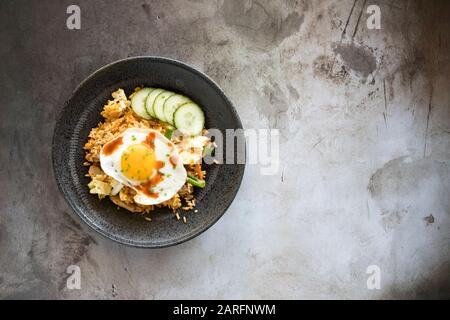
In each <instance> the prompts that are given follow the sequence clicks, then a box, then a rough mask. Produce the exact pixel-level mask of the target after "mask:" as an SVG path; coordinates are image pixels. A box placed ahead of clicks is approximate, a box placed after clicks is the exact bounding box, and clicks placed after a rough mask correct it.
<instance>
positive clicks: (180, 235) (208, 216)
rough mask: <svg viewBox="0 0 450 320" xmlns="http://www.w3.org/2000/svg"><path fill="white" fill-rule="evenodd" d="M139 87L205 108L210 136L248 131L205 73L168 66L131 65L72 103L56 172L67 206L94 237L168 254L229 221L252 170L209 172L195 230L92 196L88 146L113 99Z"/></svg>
mask: <svg viewBox="0 0 450 320" xmlns="http://www.w3.org/2000/svg"><path fill="white" fill-rule="evenodd" d="M138 85H145V86H152V87H159V88H164V89H168V90H172V91H174V92H178V93H181V94H184V95H186V96H188V97H190V98H192V99H193V100H194V101H196V102H197V103H198V104H199V105H200V106H202V108H203V110H204V113H205V117H206V127H207V128H217V129H220V130H221V131H222V132H223V133H225V129H240V128H242V124H241V121H240V119H239V116H238V115H237V113H236V110H235V109H234V107H233V106H232V104H231V102H230V101H229V100H228V99H227V97H226V96H225V94H224V93H223V91H222V90H221V89H220V88H219V87H218V86H217V84H215V83H214V82H213V81H212V80H211V79H210V78H208V77H207V76H206V75H205V74H203V73H202V72H200V71H198V70H196V69H194V68H192V67H190V66H188V65H186V64H184V63H181V62H179V61H176V60H172V59H167V58H161V57H134V58H128V59H124V60H119V61H117V62H114V63H112V64H109V65H107V66H105V67H103V68H101V69H99V70H98V71H96V72H94V73H93V74H92V75H91V76H89V77H88V78H87V79H86V80H84V81H83V82H82V83H81V84H80V85H79V86H78V88H77V89H76V90H75V92H74V93H73V94H72V96H71V98H70V99H69V100H68V101H67V103H66V105H65V106H64V108H63V110H62V111H61V114H60V117H59V119H58V121H57V123H56V127H55V131H54V135H53V145H52V160H53V169H54V173H55V177H56V180H57V183H58V186H59V188H60V190H61V191H62V193H63V195H64V197H65V199H66V200H67V201H68V203H69V204H70V206H71V207H72V208H73V209H74V211H75V212H76V213H77V214H78V215H79V216H80V217H81V219H82V220H83V221H84V222H86V223H87V224H88V225H89V226H90V227H92V228H93V229H94V230H96V231H98V232H99V233H101V234H102V235H104V236H106V237H108V238H110V239H112V240H115V241H117V242H120V243H123V244H127V245H131V246H136V247H146V248H159V247H166V246H171V245H175V244H179V243H182V242H184V241H187V240H189V239H192V238H193V237H195V236H197V235H199V234H200V233H202V232H203V231H205V230H206V229H208V228H209V227H210V226H212V225H213V224H214V223H215V222H216V221H217V220H218V219H219V218H220V217H221V216H222V215H223V214H224V212H225V211H226V209H227V208H228V207H229V205H230V204H231V202H232V201H233V199H234V197H235V196H236V194H237V192H238V189H239V186H240V184H241V181H242V177H243V175H244V169H245V164H221V165H211V166H207V169H206V170H207V178H206V187H205V188H204V189H199V188H196V191H195V195H196V199H197V201H196V208H195V209H197V210H198V212H196V213H194V212H187V213H186V217H187V219H188V223H187V224H184V223H182V222H181V221H177V220H176V219H175V218H174V214H173V213H172V212H171V211H170V210H168V209H163V208H161V209H157V210H155V211H153V212H152V214H151V217H152V222H148V221H146V220H144V219H143V217H142V216H141V215H139V214H132V213H130V212H128V211H126V210H124V209H120V210H118V209H117V206H116V205H114V204H113V203H112V202H111V201H109V199H103V200H101V201H100V200H99V199H98V198H97V197H96V196H95V195H91V194H89V189H88V187H87V184H88V183H89V178H88V177H86V176H85V174H86V173H87V170H88V168H87V167H85V166H83V162H84V150H83V146H84V144H85V143H86V141H87V137H88V134H89V132H90V130H91V129H92V128H94V127H96V126H97V125H98V123H99V122H100V121H102V117H101V115H100V112H101V110H102V108H103V105H104V103H105V102H106V101H107V100H108V99H110V98H111V93H112V92H113V91H115V90H117V89H118V88H122V89H124V90H125V92H126V94H127V95H129V94H130V93H131V92H133V89H134V88H135V87H136V86H138ZM236 148H238V146H237V145H235V149H236ZM244 148H245V146H244ZM235 151H238V150H235ZM239 151H240V152H245V150H239ZM225 152H226V150H224V154H225ZM183 213H184V212H183Z"/></svg>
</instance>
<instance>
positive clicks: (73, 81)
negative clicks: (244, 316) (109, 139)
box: [0, 0, 450, 299]
mask: <svg viewBox="0 0 450 320" xmlns="http://www.w3.org/2000/svg"><path fill="white" fill-rule="evenodd" d="M69 4H78V5H79V6H80V7H81V30H79V31H76V30H72V31H70V30H68V29H67V28H66V18H67V14H66V8H67V6H68V5H69ZM369 4H378V5H379V6H380V8H381V18H382V21H381V23H382V29H381V30H368V29H367V27H366V19H367V17H368V15H367V14H366V13H365V8H366V7H367V6H368V5H369ZM449 17H450V4H449V2H448V1H391V0H385V1H381V0H373V1H371V0H347V1H295V0H286V1H281V0H280V1H269V0H258V1H256V0H255V1H248V0H247V1H241V0H223V1H206V0H204V1H200V0H195V1H194V0H192V1H147V0H141V1H117V0H115V1H106V0H104V1H88V0H83V1H78V0H64V1H56V0H54V1H48V0H45V1H1V2H0V43H1V44H2V45H1V46H0V61H1V64H0V70H1V72H0V84H1V88H2V92H3V94H2V95H0V108H1V109H0V110H1V116H0V130H1V134H0V145H1V153H0V160H1V162H0V166H1V167H0V212H1V215H0V297H1V298H59V299H64V298H115V299H118V298H122V299H126V298H146V299H154V298H157V299H164V298H257V299H258V298H344V299H345V298H363V299H372V298H374V299H391V298H433V297H434V298H449V297H450V272H449V268H450V251H449V240H450V238H449V231H450V219H449V217H450V54H449V52H450V18H449ZM135 55H161V56H167V57H172V58H176V59H179V60H182V61H185V62H187V63H190V64H192V65H194V66H196V67H197V68H199V69H200V70H203V71H204V72H206V73H207V74H208V75H210V76H211V77H212V78H213V79H214V80H216V81H217V82H218V83H219V84H220V86H222V88H223V89H224V90H225V92H226V93H227V94H228V96H229V97H230V99H231V100H232V101H233V102H234V104H235V106H236V108H237V110H238V112H239V115H240V117H241V119H242V121H243V124H244V126H245V127H246V128H267V127H270V128H277V129H279V130H280V140H281V141H280V142H281V145H280V152H281V155H280V157H281V166H280V171H279V173H278V174H277V175H275V176H262V175H260V170H259V169H260V168H259V167H258V166H248V167H247V170H246V173H245V177H244V181H243V184H242V186H241V189H240V192H239V194H238V195H237V197H236V199H235V201H234V203H233V204H232V206H231V207H230V209H229V210H228V212H227V213H226V214H225V215H224V217H223V218H222V219H221V220H220V221H219V222H218V223H217V224H216V225H214V227H212V228H211V229H210V230H209V231H208V232H206V233H204V234H202V235H201V236H200V237H198V238H196V239H194V240H192V241H189V242H187V243H184V244H182V245H179V246H176V247H172V248H167V249H161V250H142V249H134V248H128V247H125V246H122V245H119V244H116V243H113V242H112V241H110V240H107V239H105V238H103V237H101V236H99V235H97V234H96V233H94V232H93V231H91V230H90V229H88V228H87V227H86V226H85V225H84V224H81V222H80V219H78V217H77V216H76V215H75V214H74V213H73V211H72V210H71V209H70V208H69V207H68V205H67V204H66V203H65V201H64V199H63V198H62V196H61V194H60V193H59V191H58V190H57V187H56V184H55V179H54V177H53V172H52V167H51V161H50V148H51V138H52V133H53V128H54V124H55V119H56V117H57V115H58V112H59V111H60V110H61V108H62V106H63V104H64V102H65V101H66V99H67V98H68V96H69V95H70V93H71V92H72V90H74V88H75V87H76V85H77V84H78V83H79V82H80V81H81V80H82V79H83V78H85V77H86V76H88V75H89V74H90V73H91V72H93V71H94V70H96V69H97V68H99V67H101V66H103V65H105V64H106V63H109V62H112V61H114V60H117V59H121V58H125V57H130V56H135ZM71 264H77V265H79V266H80V268H81V273H82V283H81V285H82V289H81V290H72V291H70V290H68V289H67V288H66V287H65V283H66V278H67V274H66V273H65V270H66V267H67V266H68V265H71ZM372 264H375V265H378V266H379V267H380V268H381V289H380V290H368V289H367V286H366V280H367V276H368V275H367V274H366V268H367V266H368V265H372Z"/></svg>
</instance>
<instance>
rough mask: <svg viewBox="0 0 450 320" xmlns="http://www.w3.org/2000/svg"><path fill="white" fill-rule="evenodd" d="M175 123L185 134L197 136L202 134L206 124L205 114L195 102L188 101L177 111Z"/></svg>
mask: <svg viewBox="0 0 450 320" xmlns="http://www.w3.org/2000/svg"><path fill="white" fill-rule="evenodd" d="M173 117H174V124H175V127H176V128H177V129H179V130H180V131H181V132H182V133H183V134H186V135H191V136H196V135H199V134H201V132H202V129H203V126H204V125H205V115H204V114H203V111H202V109H201V108H200V107H199V106H198V105H197V104H196V103H194V102H187V103H185V104H183V105H181V106H180V107H178V109H177V110H176V111H175V114H174V116H173Z"/></svg>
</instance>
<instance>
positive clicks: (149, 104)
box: [145, 89, 164, 118]
mask: <svg viewBox="0 0 450 320" xmlns="http://www.w3.org/2000/svg"><path fill="white" fill-rule="evenodd" d="M163 91H164V89H155V90H153V91H152V92H150V93H149V95H148V96H147V99H145V110H147V113H148V114H149V115H150V116H151V117H152V118H156V116H155V114H154V113H153V103H154V102H155V99H156V97H157V96H158V95H159V94H160V93H161V92H163Z"/></svg>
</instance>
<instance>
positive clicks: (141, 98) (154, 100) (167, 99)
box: [131, 88, 205, 136]
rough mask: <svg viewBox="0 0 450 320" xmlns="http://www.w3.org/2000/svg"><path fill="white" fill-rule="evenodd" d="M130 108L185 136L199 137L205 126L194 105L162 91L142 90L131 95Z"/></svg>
mask: <svg viewBox="0 0 450 320" xmlns="http://www.w3.org/2000/svg"><path fill="white" fill-rule="evenodd" d="M131 108H132V109H133V111H134V112H135V113H136V114H137V115H138V116H140V117H142V118H144V119H151V118H156V119H159V120H161V121H163V122H166V123H169V124H170V125H173V126H175V127H176V128H177V129H179V130H180V131H181V132H182V133H183V134H185V135H190V136H195V135H199V134H201V132H202V130H203V127H204V125H205V115H204V114H203V111H202V109H201V108H200V107H199V106H198V105H197V104H196V103H194V102H192V101H191V99H189V98H188V97H186V96H183V95H181V94H176V93H174V92H171V91H168V90H164V89H155V88H142V89H141V90H139V91H137V92H136V93H134V94H133V96H132V98H131Z"/></svg>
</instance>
